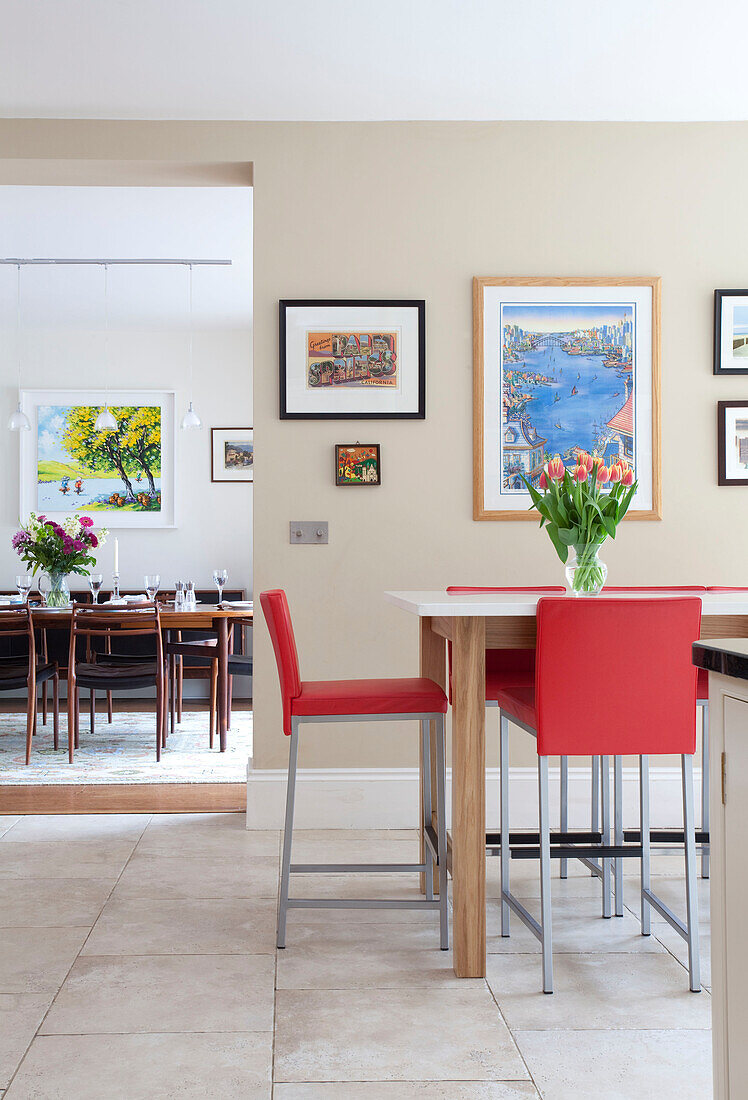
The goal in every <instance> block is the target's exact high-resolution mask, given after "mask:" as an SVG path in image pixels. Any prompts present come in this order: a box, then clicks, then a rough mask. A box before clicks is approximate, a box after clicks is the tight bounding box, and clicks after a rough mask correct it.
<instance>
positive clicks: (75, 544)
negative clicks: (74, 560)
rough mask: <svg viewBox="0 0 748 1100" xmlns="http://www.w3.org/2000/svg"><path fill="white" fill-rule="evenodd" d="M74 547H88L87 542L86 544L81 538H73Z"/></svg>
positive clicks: (82, 548) (80, 548) (76, 548)
mask: <svg viewBox="0 0 748 1100" xmlns="http://www.w3.org/2000/svg"><path fill="white" fill-rule="evenodd" d="M73 549H74V550H85V549H86V544H85V542H81V540H80V539H73Z"/></svg>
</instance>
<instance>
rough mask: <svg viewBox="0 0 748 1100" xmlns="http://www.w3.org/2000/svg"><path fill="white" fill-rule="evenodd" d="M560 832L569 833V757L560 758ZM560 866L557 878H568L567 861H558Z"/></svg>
mask: <svg viewBox="0 0 748 1100" xmlns="http://www.w3.org/2000/svg"><path fill="white" fill-rule="evenodd" d="M559 824H560V826H561V832H562V833H566V832H568V831H569V757H568V756H562V757H561V813H560V821H559ZM559 863H560V864H561V866H560V867H559V877H560V878H568V877H569V861H568V859H561V860H559Z"/></svg>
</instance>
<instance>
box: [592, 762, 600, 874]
mask: <svg viewBox="0 0 748 1100" xmlns="http://www.w3.org/2000/svg"><path fill="white" fill-rule="evenodd" d="M599 824H600V757H599V756H593V757H592V795H591V802H590V832H591V833H596V832H597V829H598V825H599ZM590 875H591V876H592V878H594V877H595V872H594V871H590Z"/></svg>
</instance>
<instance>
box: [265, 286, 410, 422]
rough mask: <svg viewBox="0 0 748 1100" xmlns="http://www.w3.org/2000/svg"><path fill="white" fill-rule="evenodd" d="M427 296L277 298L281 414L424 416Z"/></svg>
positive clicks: (306, 416)
mask: <svg viewBox="0 0 748 1100" xmlns="http://www.w3.org/2000/svg"><path fill="white" fill-rule="evenodd" d="M425 331H426V303H425V302H423V301H377V300H364V301H355V300H347V299H345V300H341V301H334V300H333V301H322V300H319V301H318V300H314V299H311V300H299V301H282V302H281V303H280V418H281V420H395V419H406V420H423V419H424V417H425V415H426V337H425Z"/></svg>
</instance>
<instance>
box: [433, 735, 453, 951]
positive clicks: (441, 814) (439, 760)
mask: <svg viewBox="0 0 748 1100" xmlns="http://www.w3.org/2000/svg"><path fill="white" fill-rule="evenodd" d="M444 726H445V719H444V715H442V716H441V717H440V718H439V719H438V721H437V723H436V812H437V815H438V819H439V820H438V821H437V830H438V839H439V933H440V947H441V949H442V951H448V950H449V887H448V885H447V800H446V797H445V793H444V787H445V767H444ZM429 862H430V861H429Z"/></svg>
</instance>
